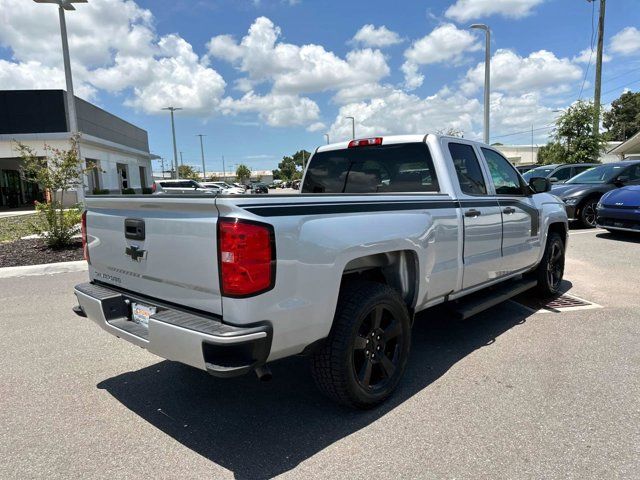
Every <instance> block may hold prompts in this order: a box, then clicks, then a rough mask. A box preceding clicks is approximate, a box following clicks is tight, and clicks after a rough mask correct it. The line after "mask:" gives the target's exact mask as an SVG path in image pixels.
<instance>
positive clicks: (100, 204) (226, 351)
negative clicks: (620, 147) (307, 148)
mask: <svg viewBox="0 0 640 480" xmlns="http://www.w3.org/2000/svg"><path fill="white" fill-rule="evenodd" d="M548 190H549V182H548V180H547V179H543V178H533V179H531V181H530V183H529V184H527V183H525V182H524V180H523V179H522V177H521V176H520V175H519V174H518V173H517V172H516V170H515V169H514V168H513V167H512V166H511V164H510V163H509V162H508V161H507V160H506V159H505V158H504V157H503V156H502V155H501V154H500V153H499V152H498V151H496V150H495V149H493V148H491V147H490V146H488V145H484V144H480V143H477V142H472V141H469V140H465V139H461V138H454V137H446V136H438V135H426V136H424V135H419V136H418V135H405V136H389V137H376V138H367V139H360V140H353V141H351V142H343V143H337V144H333V145H326V146H322V147H320V148H318V149H317V150H316V151H315V153H314V154H313V156H312V157H311V159H310V160H309V163H308V166H307V169H306V172H305V175H304V179H303V182H302V187H301V192H300V194H298V195H271V194H270V195H267V196H262V197H256V196H250V195H233V196H202V195H198V196H189V195H162V196H160V195H159V196H153V197H152V196H148V195H147V196H133V195H126V196H94V197H87V200H86V211H85V213H84V215H83V229H82V231H83V239H84V242H85V257H86V259H87V261H88V262H89V276H90V282H89V283H84V284H81V285H77V286H76V287H75V294H76V296H77V298H78V303H79V305H78V306H76V307H75V309H74V310H75V311H76V313H77V314H79V315H81V316H86V317H88V318H90V319H91V320H93V321H94V322H96V323H97V324H98V325H99V326H100V327H102V328H103V329H104V330H106V331H107V332H109V333H111V334H113V335H116V336H118V337H120V338H122V339H124V340H127V341H129V342H131V343H133V344H135V345H138V346H140V347H143V348H146V349H147V350H148V351H150V352H152V353H154V354H156V355H159V356H160V357H164V358H167V359H170V360H175V361H178V362H182V363H185V364H188V365H191V366H193V367H196V368H199V369H202V370H205V371H207V372H209V373H210V374H212V375H215V376H219V377H230V376H235V375H240V374H244V373H247V372H250V371H255V372H256V373H257V374H258V376H259V377H261V378H268V377H269V376H270V370H269V367H268V365H267V362H272V361H274V360H278V359H281V358H284V357H288V356H291V355H297V354H305V355H308V356H310V357H311V367H312V373H313V376H314V378H315V380H316V383H317V385H318V387H319V388H320V389H321V390H322V391H323V392H324V393H325V394H327V395H328V396H329V397H331V398H333V399H335V400H337V401H338V402H341V403H343V404H347V405H351V406H355V407H360V408H367V407H371V406H373V405H376V404H378V403H380V402H382V401H383V400H384V399H385V398H387V397H388V396H389V395H390V394H391V393H392V392H393V390H394V389H395V388H396V386H397V385H398V382H399V381H400V378H401V377H402V374H403V372H404V370H405V366H406V363H407V360H408V357H409V349H410V345H411V326H412V323H413V319H414V316H415V314H416V313H417V312H420V311H423V310H426V309H428V308H430V307H433V306H435V305H437V304H445V308H447V309H448V311H449V312H451V315H452V317H453V316H457V317H462V318H464V317H468V316H471V315H473V314H475V313H477V312H479V311H481V310H482V309H485V308H488V307H490V306H492V305H495V304H497V303H499V302H500V301H504V300H505V299H507V298H509V297H511V296H513V295H515V294H518V293H520V292H522V291H524V290H527V289H531V288H535V289H537V291H538V292H539V293H540V294H541V295H552V294H554V293H555V292H557V290H558V287H559V284H560V281H561V279H562V276H563V271H564V252H565V249H566V246H567V216H566V213H565V208H564V205H563V204H562V202H561V201H560V200H559V199H558V198H557V197H555V196H553V195H551V194H549V193H547V192H548Z"/></svg>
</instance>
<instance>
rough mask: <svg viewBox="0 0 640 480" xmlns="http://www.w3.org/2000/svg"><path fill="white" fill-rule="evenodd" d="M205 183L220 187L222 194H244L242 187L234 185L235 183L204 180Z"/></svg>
mask: <svg viewBox="0 0 640 480" xmlns="http://www.w3.org/2000/svg"><path fill="white" fill-rule="evenodd" d="M206 184H207V185H213V186H216V187H218V188H221V189H222V194H223V195H244V194H245V190H244V188H240V187H236V186H235V185H230V184H228V183H227V182H206Z"/></svg>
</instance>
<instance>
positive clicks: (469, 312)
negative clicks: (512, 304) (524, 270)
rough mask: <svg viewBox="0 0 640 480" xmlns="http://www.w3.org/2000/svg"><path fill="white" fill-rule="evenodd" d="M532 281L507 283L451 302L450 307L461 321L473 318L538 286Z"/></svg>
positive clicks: (523, 280) (524, 280)
mask: <svg viewBox="0 0 640 480" xmlns="http://www.w3.org/2000/svg"><path fill="white" fill-rule="evenodd" d="M537 283H538V282H537V281H536V280H531V279H522V280H517V281H507V282H504V283H502V284H499V285H497V286H495V287H490V288H487V289H484V290H480V291H478V292H475V293H472V294H470V295H468V296H466V297H463V298H461V299H460V300H457V301H453V302H451V303H450V304H449V305H448V307H449V309H450V310H452V311H453V313H454V314H455V315H456V316H457V317H458V318H459V319H460V320H464V319H466V318H469V317H472V316H473V315H476V314H478V313H480V312H482V311H484V310H487V309H488V308H491V307H494V306H496V305H498V304H499V303H502V302H504V301H506V300H509V299H510V298H512V297H515V296H516V295H519V294H521V293H522V292H525V291H527V290H529V289H531V288H533V287H535V286H536V284H537Z"/></svg>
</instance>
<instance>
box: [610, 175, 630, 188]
mask: <svg viewBox="0 0 640 480" xmlns="http://www.w3.org/2000/svg"><path fill="white" fill-rule="evenodd" d="M628 181H629V176H628V175H620V176H619V177H616V179H615V180H614V181H613V183H615V184H616V185H618V186H622V185H624V184H625V183H627V182H628Z"/></svg>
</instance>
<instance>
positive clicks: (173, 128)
mask: <svg viewBox="0 0 640 480" xmlns="http://www.w3.org/2000/svg"><path fill="white" fill-rule="evenodd" d="M162 110H169V111H170V112H171V134H172V135H173V165H175V168H176V170H175V178H178V147H177V146H176V125H175V123H174V120H173V112H175V111H178V110H182V109H181V108H178V107H165V108H163V109H162Z"/></svg>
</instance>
